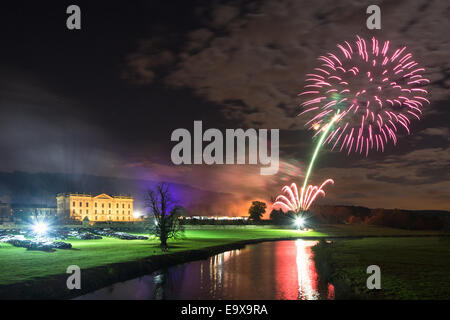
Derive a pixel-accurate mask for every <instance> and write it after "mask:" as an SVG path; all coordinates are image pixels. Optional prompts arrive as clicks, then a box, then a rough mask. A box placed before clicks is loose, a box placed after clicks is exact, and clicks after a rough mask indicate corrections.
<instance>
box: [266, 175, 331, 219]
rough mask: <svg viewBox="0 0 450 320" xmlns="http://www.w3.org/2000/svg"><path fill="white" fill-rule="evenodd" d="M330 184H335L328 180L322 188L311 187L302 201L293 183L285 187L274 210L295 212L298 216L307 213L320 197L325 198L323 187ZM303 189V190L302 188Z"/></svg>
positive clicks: (275, 203) (274, 204)
mask: <svg viewBox="0 0 450 320" xmlns="http://www.w3.org/2000/svg"><path fill="white" fill-rule="evenodd" d="M328 183H331V184H334V181H333V180H332V179H327V180H325V181H324V182H322V184H321V185H320V186H312V185H309V186H308V187H307V188H306V191H305V192H304V195H305V196H304V197H303V200H300V197H299V192H298V188H297V185H296V184H295V183H292V184H291V185H290V186H287V185H286V186H284V187H283V188H282V189H281V190H282V192H283V193H285V194H286V196H285V195H283V194H280V195H279V196H278V197H277V198H276V199H275V202H274V203H273V205H272V206H273V208H275V209H276V208H280V209H281V210H283V211H293V212H295V213H296V214H298V213H299V212H300V211H307V210H308V209H309V207H310V206H311V204H312V203H313V202H314V200H315V199H316V198H317V196H318V195H322V196H325V191H323V187H325V185H327V184H328ZM302 189H303V188H302Z"/></svg>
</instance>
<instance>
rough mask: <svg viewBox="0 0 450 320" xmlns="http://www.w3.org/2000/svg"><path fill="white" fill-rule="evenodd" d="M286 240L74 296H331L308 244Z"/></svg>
mask: <svg viewBox="0 0 450 320" xmlns="http://www.w3.org/2000/svg"><path fill="white" fill-rule="evenodd" d="M316 243H317V241H310V240H289V241H273V242H263V243H259V244H252V245H247V246H246V247H245V248H244V249H240V250H232V251H227V252H223V253H220V254H217V255H214V256H212V257H210V258H208V259H206V260H199V261H193V262H188V263H185V264H181V265H177V266H173V267H169V268H166V269H162V270H159V271H157V272H154V273H152V274H150V275H146V276H142V277H139V278H136V279H132V280H129V281H125V282H120V283H116V284H113V285H111V286H108V287H106V288H103V289H100V290H97V291H94V292H92V293H89V294H86V295H83V296H80V297H78V298H77V299H86V300H90V299H108V300H110V299H112V300H114V299H131V300H153V299H200V300H207V299H223V300H225V299H239V300H241V299H255V300H286V299H287V300H297V299H300V300H318V299H334V287H333V285H331V284H329V283H326V282H324V281H322V280H321V279H320V278H319V275H318V273H317V270H316V267H315V264H314V260H313V259H312V258H313V255H314V253H313V252H312V250H311V247H312V246H313V245H315V244H316Z"/></svg>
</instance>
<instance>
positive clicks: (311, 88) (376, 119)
mask: <svg viewBox="0 0 450 320" xmlns="http://www.w3.org/2000/svg"><path fill="white" fill-rule="evenodd" d="M337 47H338V50H336V51H337V52H335V53H328V54H326V55H324V56H320V57H319V58H318V60H319V61H321V62H322V64H321V65H320V66H319V67H317V68H315V69H314V73H309V74H307V79H306V85H305V86H304V91H303V92H301V93H300V94H299V96H303V97H304V98H306V99H307V100H306V101H305V102H303V103H302V104H301V106H302V108H303V109H304V110H303V111H302V112H301V113H300V115H303V114H305V115H308V116H310V117H311V118H310V119H309V121H308V122H307V123H306V126H309V128H310V129H314V130H317V133H316V135H317V134H318V133H319V132H320V131H322V129H323V127H324V126H326V125H327V123H328V121H329V119H330V117H332V116H334V115H335V114H336V111H340V114H339V117H338V119H337V120H336V122H335V126H334V128H332V129H331V130H330V132H329V135H328V136H327V137H326V139H324V141H323V143H322V144H326V143H327V144H330V145H332V150H333V149H335V148H336V147H338V148H339V150H340V151H342V150H343V149H346V150H347V153H348V154H349V153H350V152H352V151H353V152H359V153H363V152H364V153H365V155H366V156H367V155H368V153H369V150H375V149H376V150H377V151H384V147H385V145H386V144H387V143H388V141H390V140H391V141H392V142H393V143H394V144H396V143H397V134H398V133H399V132H400V130H403V131H406V132H407V133H408V134H409V133H410V124H411V121H412V120H413V119H418V120H420V116H421V114H422V110H421V109H422V108H423V106H424V104H425V103H428V104H429V103H430V101H429V100H428V99H427V98H426V96H427V95H428V91H427V90H426V89H425V88H424V86H425V85H426V84H428V83H429V82H430V80H428V79H426V78H424V77H423V76H422V74H423V73H424V71H425V69H424V68H422V67H421V66H419V64H418V63H417V62H415V61H414V60H413V58H412V54H411V53H409V52H407V51H406V47H402V48H398V49H394V48H392V47H391V45H390V42H389V41H384V42H379V41H378V40H377V39H376V38H372V39H371V41H366V40H365V39H363V38H360V37H359V36H357V40H356V41H355V42H354V43H352V44H350V43H349V42H347V41H345V42H344V43H343V44H338V45H337Z"/></svg>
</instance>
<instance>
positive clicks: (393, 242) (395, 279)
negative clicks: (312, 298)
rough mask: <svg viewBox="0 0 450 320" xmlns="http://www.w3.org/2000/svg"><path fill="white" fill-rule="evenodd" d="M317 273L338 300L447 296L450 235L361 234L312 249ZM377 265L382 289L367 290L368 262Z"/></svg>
mask: <svg viewBox="0 0 450 320" xmlns="http://www.w3.org/2000/svg"><path fill="white" fill-rule="evenodd" d="M313 251H314V253H315V257H314V260H315V264H316V267H317V270H318V272H319V274H320V276H321V277H322V278H323V279H326V281H329V282H330V283H332V284H333V285H334V287H335V295H336V298H337V299H393V300H411V299H420V300H424V299H442V300H448V299H450V293H449V291H448V286H449V285H450V275H449V274H448V265H449V264H450V237H448V236H447V237H428V238H422V237H406V238H403V237H402V238H390V237H386V238H384V237H383V238H364V239H356V240H338V241H334V242H333V243H331V244H326V243H320V244H319V245H317V246H315V247H314V248H313ZM370 265H377V266H379V267H380V269H381V290H369V289H367V285H366V281H367V278H368V277H369V276H370V275H369V274H367V273H366V270H367V267H368V266H370Z"/></svg>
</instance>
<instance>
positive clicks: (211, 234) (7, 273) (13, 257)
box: [0, 226, 433, 285]
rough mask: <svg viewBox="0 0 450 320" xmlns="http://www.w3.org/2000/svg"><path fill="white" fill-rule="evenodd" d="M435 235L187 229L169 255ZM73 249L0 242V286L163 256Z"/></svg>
mask: <svg viewBox="0 0 450 320" xmlns="http://www.w3.org/2000/svg"><path fill="white" fill-rule="evenodd" d="M424 233H433V232H413V231H405V230H396V229H388V228H379V227H370V226H369V227H368V226H327V227H323V228H321V229H318V230H317V231H308V232H299V231H296V230H284V229H273V228H272V229H270V228H252V229H237V228H236V229H217V230H187V231H186V232H185V239H182V240H175V241H169V245H170V246H171V248H170V251H169V252H177V251H182V250H189V249H198V248H205V247H209V246H216V245H221V244H227V243H232V242H235V241H240V240H248V239H266V238H270V239H277V238H287V237H292V238H294V237H300V236H305V237H307V236H311V237H317V236H324V237H325V236H332V235H337V236H344V235H405V234H424ZM67 242H70V243H72V246H73V248H72V249H71V250H56V251H55V252H41V251H28V250H26V249H25V248H17V247H13V246H12V245H9V244H5V243H0V270H1V273H0V285H1V284H11V283H15V282H19V281H24V280H28V279H32V278H35V277H43V276H49V275H55V274H63V273H65V271H66V268H67V267H68V266H69V265H73V264H74V265H78V266H80V268H82V269H83V268H90V267H95V266H100V265H106V264H110V263H114V262H124V261H131V260H136V259H139V258H144V257H148V256H152V255H157V254H164V252H162V251H161V250H160V249H159V247H158V242H157V241H156V240H119V239H114V238H103V239H102V240H75V239H74V240H72V239H70V240H67Z"/></svg>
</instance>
